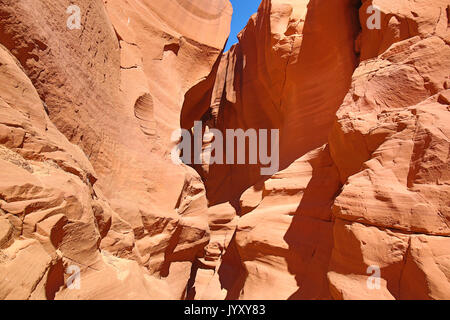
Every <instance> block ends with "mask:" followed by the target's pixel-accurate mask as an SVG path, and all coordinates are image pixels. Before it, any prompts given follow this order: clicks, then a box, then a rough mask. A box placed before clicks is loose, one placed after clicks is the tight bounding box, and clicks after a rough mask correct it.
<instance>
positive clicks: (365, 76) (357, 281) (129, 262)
mask: <svg viewBox="0 0 450 320" xmlns="http://www.w3.org/2000/svg"><path fill="white" fill-rule="evenodd" d="M70 5H73V1H69V0H57V1H55V0H52V1H51V0H41V1H32V0H24V1H16V0H0V18H1V19H0V84H1V85H0V169H1V170H0V299H49V300H53V299H450V238H449V237H450V209H449V208H450V162H449V159H450V129H449V126H448V124H449V123H450V114H449V111H450V73H449V70H450V47H449V46H450V14H449V12H450V3H449V1H448V0H416V1H412V0H398V1H390V0H362V1H360V0H262V1H261V4H260V6H259V9H258V12H257V13H255V14H254V15H253V16H252V17H251V18H250V20H249V21H248V23H247V25H246V27H245V28H244V29H243V30H242V31H241V33H240V34H239V36H238V37H239V43H237V44H235V45H233V46H232V47H231V49H230V50H229V51H227V52H224V47H225V44H226V41H227V38H228V35H229V31H230V22H231V17H232V12H233V9H232V6H231V4H230V2H229V1H228V0H164V1H159V0H128V1H120V0H107V1H106V0H104V1H102V0H77V1H76V5H77V6H78V7H79V8H80V13H81V27H80V29H76V28H75V29H72V30H71V29H68V27H67V19H68V17H69V15H70V14H68V12H67V8H68V7H69V6H70ZM369 6H376V8H378V10H379V11H380V18H381V26H380V29H369V28H368V25H367V23H366V22H367V20H368V19H369V17H370V14H369V13H368V10H367V9H368V7H369ZM195 121H202V124H203V128H202V136H203V135H204V134H206V135H205V136H207V133H208V132H209V131H210V130H212V129H215V130H219V131H221V132H223V133H225V130H226V129H242V130H247V129H256V130H258V129H278V130H279V133H280V135H279V138H280V139H279V146H278V148H279V161H280V163H279V170H278V172H277V173H275V174H273V175H271V176H261V174H260V169H261V168H262V165H261V164H196V165H189V164H187V163H186V164H180V165H176V164H174V163H173V162H172V160H171V150H172V149H173V148H174V146H175V145H176V144H177V141H176V140H174V139H173V132H174V131H175V130H177V129H180V128H181V129H185V130H188V131H189V132H191V133H192V134H194V131H193V127H194V122H195ZM202 143H203V144H202V150H203V151H204V152H206V151H207V150H208V148H210V146H211V140H208V139H204V140H203V142H202ZM272 151H273V148H272ZM71 266H77V267H78V268H79V269H80V277H81V278H80V284H81V285H80V288H78V289H71V288H70V287H69V286H68V284H67V283H68V279H69V278H70V276H71V274H70V273H68V272H67V270H68V268H69V269H70V267H71ZM374 266H375V267H377V268H379V271H380V286H379V287H378V288H376V289H373V288H370V287H369V286H368V281H370V276H371V273H370V272H369V271H368V270H370V269H371V268H373V267H374Z"/></svg>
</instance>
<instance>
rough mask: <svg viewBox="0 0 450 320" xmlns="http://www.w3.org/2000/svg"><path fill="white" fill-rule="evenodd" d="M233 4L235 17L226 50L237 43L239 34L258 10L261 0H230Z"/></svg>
mask: <svg viewBox="0 0 450 320" xmlns="http://www.w3.org/2000/svg"><path fill="white" fill-rule="evenodd" d="M230 1H231V4H232V5H233V19H232V20H231V32H230V38H229V39H228V43H227V47H226V48H225V51H228V49H230V47H231V46H232V45H233V44H235V43H237V42H238V40H237V35H238V33H239V32H241V30H242V29H244V27H245V26H246V25H247V21H248V19H249V18H250V17H251V16H252V14H254V13H256V11H258V7H259V4H260V3H261V0H230Z"/></svg>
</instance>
